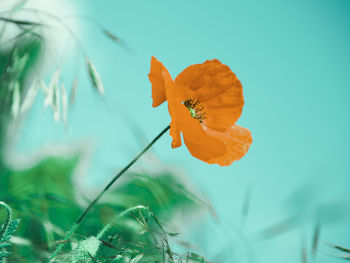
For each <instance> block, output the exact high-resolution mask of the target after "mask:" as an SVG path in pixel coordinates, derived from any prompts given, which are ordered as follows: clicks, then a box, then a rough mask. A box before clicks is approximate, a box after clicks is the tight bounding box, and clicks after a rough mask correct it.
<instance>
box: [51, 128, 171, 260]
mask: <svg viewBox="0 0 350 263" xmlns="http://www.w3.org/2000/svg"><path fill="white" fill-rule="evenodd" d="M169 129H170V125H168V126H167V127H166V128H165V129H164V130H162V131H161V132H160V133H159V134H158V135H157V136H156V137H155V138H154V139H153V140H152V141H151V142H150V143H149V144H148V145H147V146H146V147H145V148H144V149H143V150H142V151H141V152H140V153H139V154H138V155H137V156H136V157H135V158H134V159H133V160H132V161H131V162H130V163H128V165H126V166H125V167H124V168H123V170H121V171H120V172H119V173H118V174H117V175H116V176H114V178H113V179H112V180H111V181H110V182H109V183H108V184H107V186H106V187H105V188H104V189H103V190H102V191H101V193H99V195H98V196H97V197H96V198H95V199H94V200H93V201H92V202H91V203H90V204H89V206H88V207H87V208H86V209H85V211H84V212H83V213H82V214H81V216H80V217H79V219H78V220H77V222H76V223H75V224H74V225H73V226H72V228H71V230H70V231H69V232H68V233H67V234H66V236H65V237H64V240H68V239H69V238H70V236H71V235H72V234H73V233H74V231H75V230H76V229H77V228H78V227H79V225H80V223H81V222H82V221H83V220H84V218H85V216H86V215H87V213H88V212H89V211H90V210H91V208H92V207H93V206H94V205H95V204H96V203H97V202H98V200H100V198H101V197H102V196H103V194H104V193H105V192H107V190H108V189H109V188H110V187H111V186H112V185H113V184H114V182H115V181H117V179H118V178H119V177H120V176H122V175H123V174H124V173H125V172H126V171H127V170H128V169H129V168H130V167H131V166H132V165H133V164H134V163H135V162H136V161H137V160H138V159H140V157H141V156H142V155H143V154H144V153H146V152H147V151H148V150H149V148H151V147H152V145H153V144H154V143H155V142H156V141H158V139H159V138H160V137H162V135H163V134H164V133H166V132H167V131H168V130H169ZM64 246H65V243H62V244H60V245H59V246H58V247H57V248H56V250H55V251H54V252H53V253H52V254H51V256H50V260H49V262H54V261H55V257H56V256H57V255H58V254H59V253H60V252H61V250H62V248H63V247H64Z"/></svg>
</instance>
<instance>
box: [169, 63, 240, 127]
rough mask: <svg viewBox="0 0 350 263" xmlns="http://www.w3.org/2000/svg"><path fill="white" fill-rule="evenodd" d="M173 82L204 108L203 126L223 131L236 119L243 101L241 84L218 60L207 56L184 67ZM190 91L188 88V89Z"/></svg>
mask: <svg viewBox="0 0 350 263" xmlns="http://www.w3.org/2000/svg"><path fill="white" fill-rule="evenodd" d="M174 85H175V86H176V87H181V88H178V91H179V92H180V93H181V94H180V96H182V97H183V95H182V94H185V93H187V94H193V97H194V98H192V99H198V100H199V102H200V103H201V104H202V105H203V106H204V111H205V112H206V115H205V116H206V119H205V120H204V124H205V126H207V127H209V128H211V129H214V130H217V131H225V130H226V129H228V128H229V127H231V126H232V125H234V123H235V122H236V121H237V120H238V119H239V117H240V116H241V113H242V108H243V105H244V99H243V91H242V84H241V82H240V81H239V80H238V78H237V77H236V75H235V74H234V73H233V72H232V71H231V69H230V68H229V67H228V66H226V65H224V64H222V63H221V62H220V61H219V60H217V59H214V60H208V61H206V62H204V63H202V64H195V65H192V66H189V67H188V68H186V69H185V70H184V71H183V72H181V73H180V74H179V75H178V76H177V77H176V79H175V81H174ZM189 91H191V92H189Z"/></svg>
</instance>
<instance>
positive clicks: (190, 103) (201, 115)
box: [182, 99, 207, 123]
mask: <svg viewBox="0 0 350 263" xmlns="http://www.w3.org/2000/svg"><path fill="white" fill-rule="evenodd" d="M182 104H183V105H185V106H186V108H187V109H188V110H189V112H190V114H191V117H192V118H194V119H196V120H198V121H199V122H200V123H202V122H203V120H204V119H206V118H207V117H206V116H205V114H206V112H205V111H204V107H203V105H202V104H201V103H200V102H199V100H198V99H187V100H185V101H183V102H182Z"/></svg>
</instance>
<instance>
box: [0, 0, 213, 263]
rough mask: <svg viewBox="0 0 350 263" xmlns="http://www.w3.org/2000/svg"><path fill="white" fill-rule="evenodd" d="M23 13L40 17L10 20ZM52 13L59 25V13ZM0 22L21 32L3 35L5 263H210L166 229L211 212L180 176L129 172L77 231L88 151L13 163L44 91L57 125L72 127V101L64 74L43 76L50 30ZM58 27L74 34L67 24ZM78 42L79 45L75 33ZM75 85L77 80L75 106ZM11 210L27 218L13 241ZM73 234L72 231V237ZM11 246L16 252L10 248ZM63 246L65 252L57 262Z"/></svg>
mask: <svg viewBox="0 0 350 263" xmlns="http://www.w3.org/2000/svg"><path fill="white" fill-rule="evenodd" d="M23 3H25V2H23ZM19 10H20V11H23V12H31V11H33V10H26V9H25V5H24V4H22V5H16V8H14V9H13V10H10V12H7V13H6V14H11V12H14V11H16V12H17V11H19ZM45 15H46V16H48V17H50V18H51V19H54V20H56V21H59V18H57V17H55V16H54V15H52V14H49V13H45ZM0 21H2V22H3V26H7V25H8V24H10V25H14V26H15V27H17V29H18V34H17V35H16V36H15V37H14V38H13V39H10V40H9V39H6V40H4V38H3V35H0V43H1V42H3V45H2V47H4V48H0V80H1V87H0V107H1V108H0V136H1V137H0V138H1V142H0V150H1V153H2V154H1V156H0V200H2V201H3V202H1V203H0V204H3V205H4V206H5V208H6V209H7V211H8V213H9V216H8V217H7V220H6V222H5V223H4V225H3V226H2V228H1V230H0V231H1V232H0V260H1V259H2V258H5V256H6V260H7V262H24V263H25V262H28V263H29V262H30V263H33V262H48V261H49V260H50V258H51V259H52V261H55V262H132V263H136V262H205V259H204V258H203V257H201V256H199V255H197V254H196V253H193V252H191V251H190V252H187V253H184V251H185V250H186V249H185V250H184V249H182V250H180V252H178V249H175V248H174V247H176V248H178V246H173V244H174V243H175V241H176V240H177V239H178V238H179V237H181V235H180V234H179V233H173V232H169V231H168V230H167V224H168V223H169V222H170V221H172V220H173V218H174V216H176V215H177V214H178V213H179V212H180V211H181V212H186V213H190V212H191V211H192V212H193V211H196V210H197V209H198V208H200V207H205V206H206V205H205V204H204V203H203V202H202V201H201V200H200V199H198V198H197V197H195V195H193V194H192V193H191V192H190V191H189V190H188V189H187V188H186V187H185V186H184V184H183V182H182V181H181V180H180V179H179V177H178V176H177V175H176V174H174V173H173V172H170V171H168V172H159V173H158V174H152V173H129V174H128V180H126V181H124V182H122V183H121V184H119V185H118V186H116V187H115V188H112V189H111V190H110V191H109V192H108V193H106V195H105V196H104V197H103V198H102V199H101V200H100V202H99V203H97V204H95V206H94V207H93V208H92V210H91V211H92V212H93V213H91V215H90V216H89V217H86V220H84V221H82V222H81V224H80V225H79V228H78V229H77V227H76V226H75V225H73V226H72V224H73V222H74V221H76V219H77V218H78V216H79V215H80V214H81V213H82V212H83V211H84V207H85V206H84V204H85V203H86V202H87V198H86V197H85V195H84V193H83V192H81V191H79V188H78V187H76V185H75V181H74V180H73V175H74V171H75V169H76V167H77V165H78V164H79V162H80V161H81V159H82V155H83V154H82V152H79V151H78V152H76V153H73V154H71V155H68V156H54V155H47V156H45V157H44V158H42V159H41V160H39V161H38V162H37V163H33V164H32V166H31V167H29V168H26V169H21V170H18V169H13V168H12V167H10V166H9V165H7V163H6V158H5V154H6V150H5V149H6V147H5V144H6V139H7V138H8V136H7V131H8V127H9V125H10V124H11V123H12V122H13V121H20V118H19V117H22V116H24V115H23V113H25V112H27V111H28V110H29V109H30V107H31V104H32V103H33V101H34V99H35V97H36V95H37V92H38V91H39V90H41V91H42V92H43V93H44V97H45V100H44V104H45V105H47V106H50V107H51V108H52V110H53V113H54V119H55V120H59V119H60V118H62V119H63V121H65V119H66V117H65V116H66V114H67V113H66V112H65V110H66V108H67V105H66V104H67V103H68V100H67V92H66V90H65V88H64V85H63V84H62V83H61V82H60V70H61V69H57V71H56V73H55V74H54V75H53V77H52V79H51V81H50V83H49V84H45V83H44V82H43V81H42V80H41V77H40V75H38V72H36V69H37V65H38V61H39V59H40V54H41V52H42V50H43V46H44V44H45V37H44V36H43V35H41V34H40V30H37V29H38V28H40V27H43V26H47V25H45V24H42V23H37V22H35V21H27V20H22V19H17V18H12V17H11V16H8V15H6V16H5V15H0ZM59 22H60V23H61V24H62V26H63V27H64V28H66V30H68V31H70V29H69V27H68V26H67V25H66V24H64V22H63V21H59ZM71 33H72V32H71ZM103 33H104V34H105V35H106V36H107V37H109V38H110V39H112V40H113V41H116V42H118V38H117V37H116V36H115V35H114V34H113V33H111V32H109V31H107V30H103ZM72 37H73V38H74V39H75V41H76V42H78V44H79V40H78V39H77V38H76V36H74V34H73V33H72ZM5 41H6V43H7V44H6V45H5ZM8 42H9V43H8ZM82 53H83V54H84V56H85V59H86V69H87V72H88V76H89V77H90V79H91V82H92V85H93V86H94V87H95V88H96V89H97V91H98V92H99V94H100V95H102V96H103V93H104V87H103V84H102V81H101V78H100V76H99V74H98V72H97V69H96V67H95V66H94V65H93V64H92V62H91V61H90V60H89V59H88V58H87V57H86V52H85V51H83V52H82ZM76 86H77V81H74V84H73V85H72V88H71V100H72V99H74V96H75V92H76ZM82 200H83V201H84V200H85V201H86V202H83V201H82ZM5 203H6V204H5ZM9 206H10V207H11V208H12V210H13V214H14V215H15V217H16V218H20V219H21V224H20V225H19V227H18V229H17V231H16V232H15V236H14V237H12V238H11V236H12V235H14V231H15V230H16V228H17V226H18V222H19V221H18V220H13V219H12V218H11V217H10V212H9V211H12V210H11V209H10V208H9ZM11 213H12V212H11ZM0 216H2V211H0ZM67 229H71V231H70V232H68V233H69V238H67V234H66V231H67ZM11 243H12V244H14V246H11V247H10V244H11ZM62 244H65V246H61V249H60V250H59V251H57V252H59V253H56V254H55V255H54V257H52V253H53V252H54V251H55V249H56V248H57V247H59V246H60V245H62ZM9 251H10V252H11V253H9Z"/></svg>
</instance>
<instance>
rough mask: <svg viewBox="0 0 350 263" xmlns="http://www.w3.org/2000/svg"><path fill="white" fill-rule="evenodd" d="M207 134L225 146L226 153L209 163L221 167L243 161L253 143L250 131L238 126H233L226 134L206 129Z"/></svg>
mask: <svg viewBox="0 0 350 263" xmlns="http://www.w3.org/2000/svg"><path fill="white" fill-rule="evenodd" d="M205 131H206V133H207V134H208V135H210V136H213V137H214V138H217V139H218V140H220V141H221V142H223V143H224V144H225V147H226V153H225V154H224V155H221V156H217V157H216V158H212V159H210V160H209V161H208V163H210V164H213V163H217V164H219V165H220V166H228V165H230V164H232V162H234V161H238V160H239V159H241V158H242V157H243V156H244V155H245V154H246V153H247V152H248V149H249V147H250V145H251V144H252V142H253V139H252V135H251V133H250V131H249V130H248V129H246V128H243V127H240V126H238V125H233V126H232V127H230V128H229V129H227V130H226V131H225V132H218V131H216V130H212V129H206V130H205Z"/></svg>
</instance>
